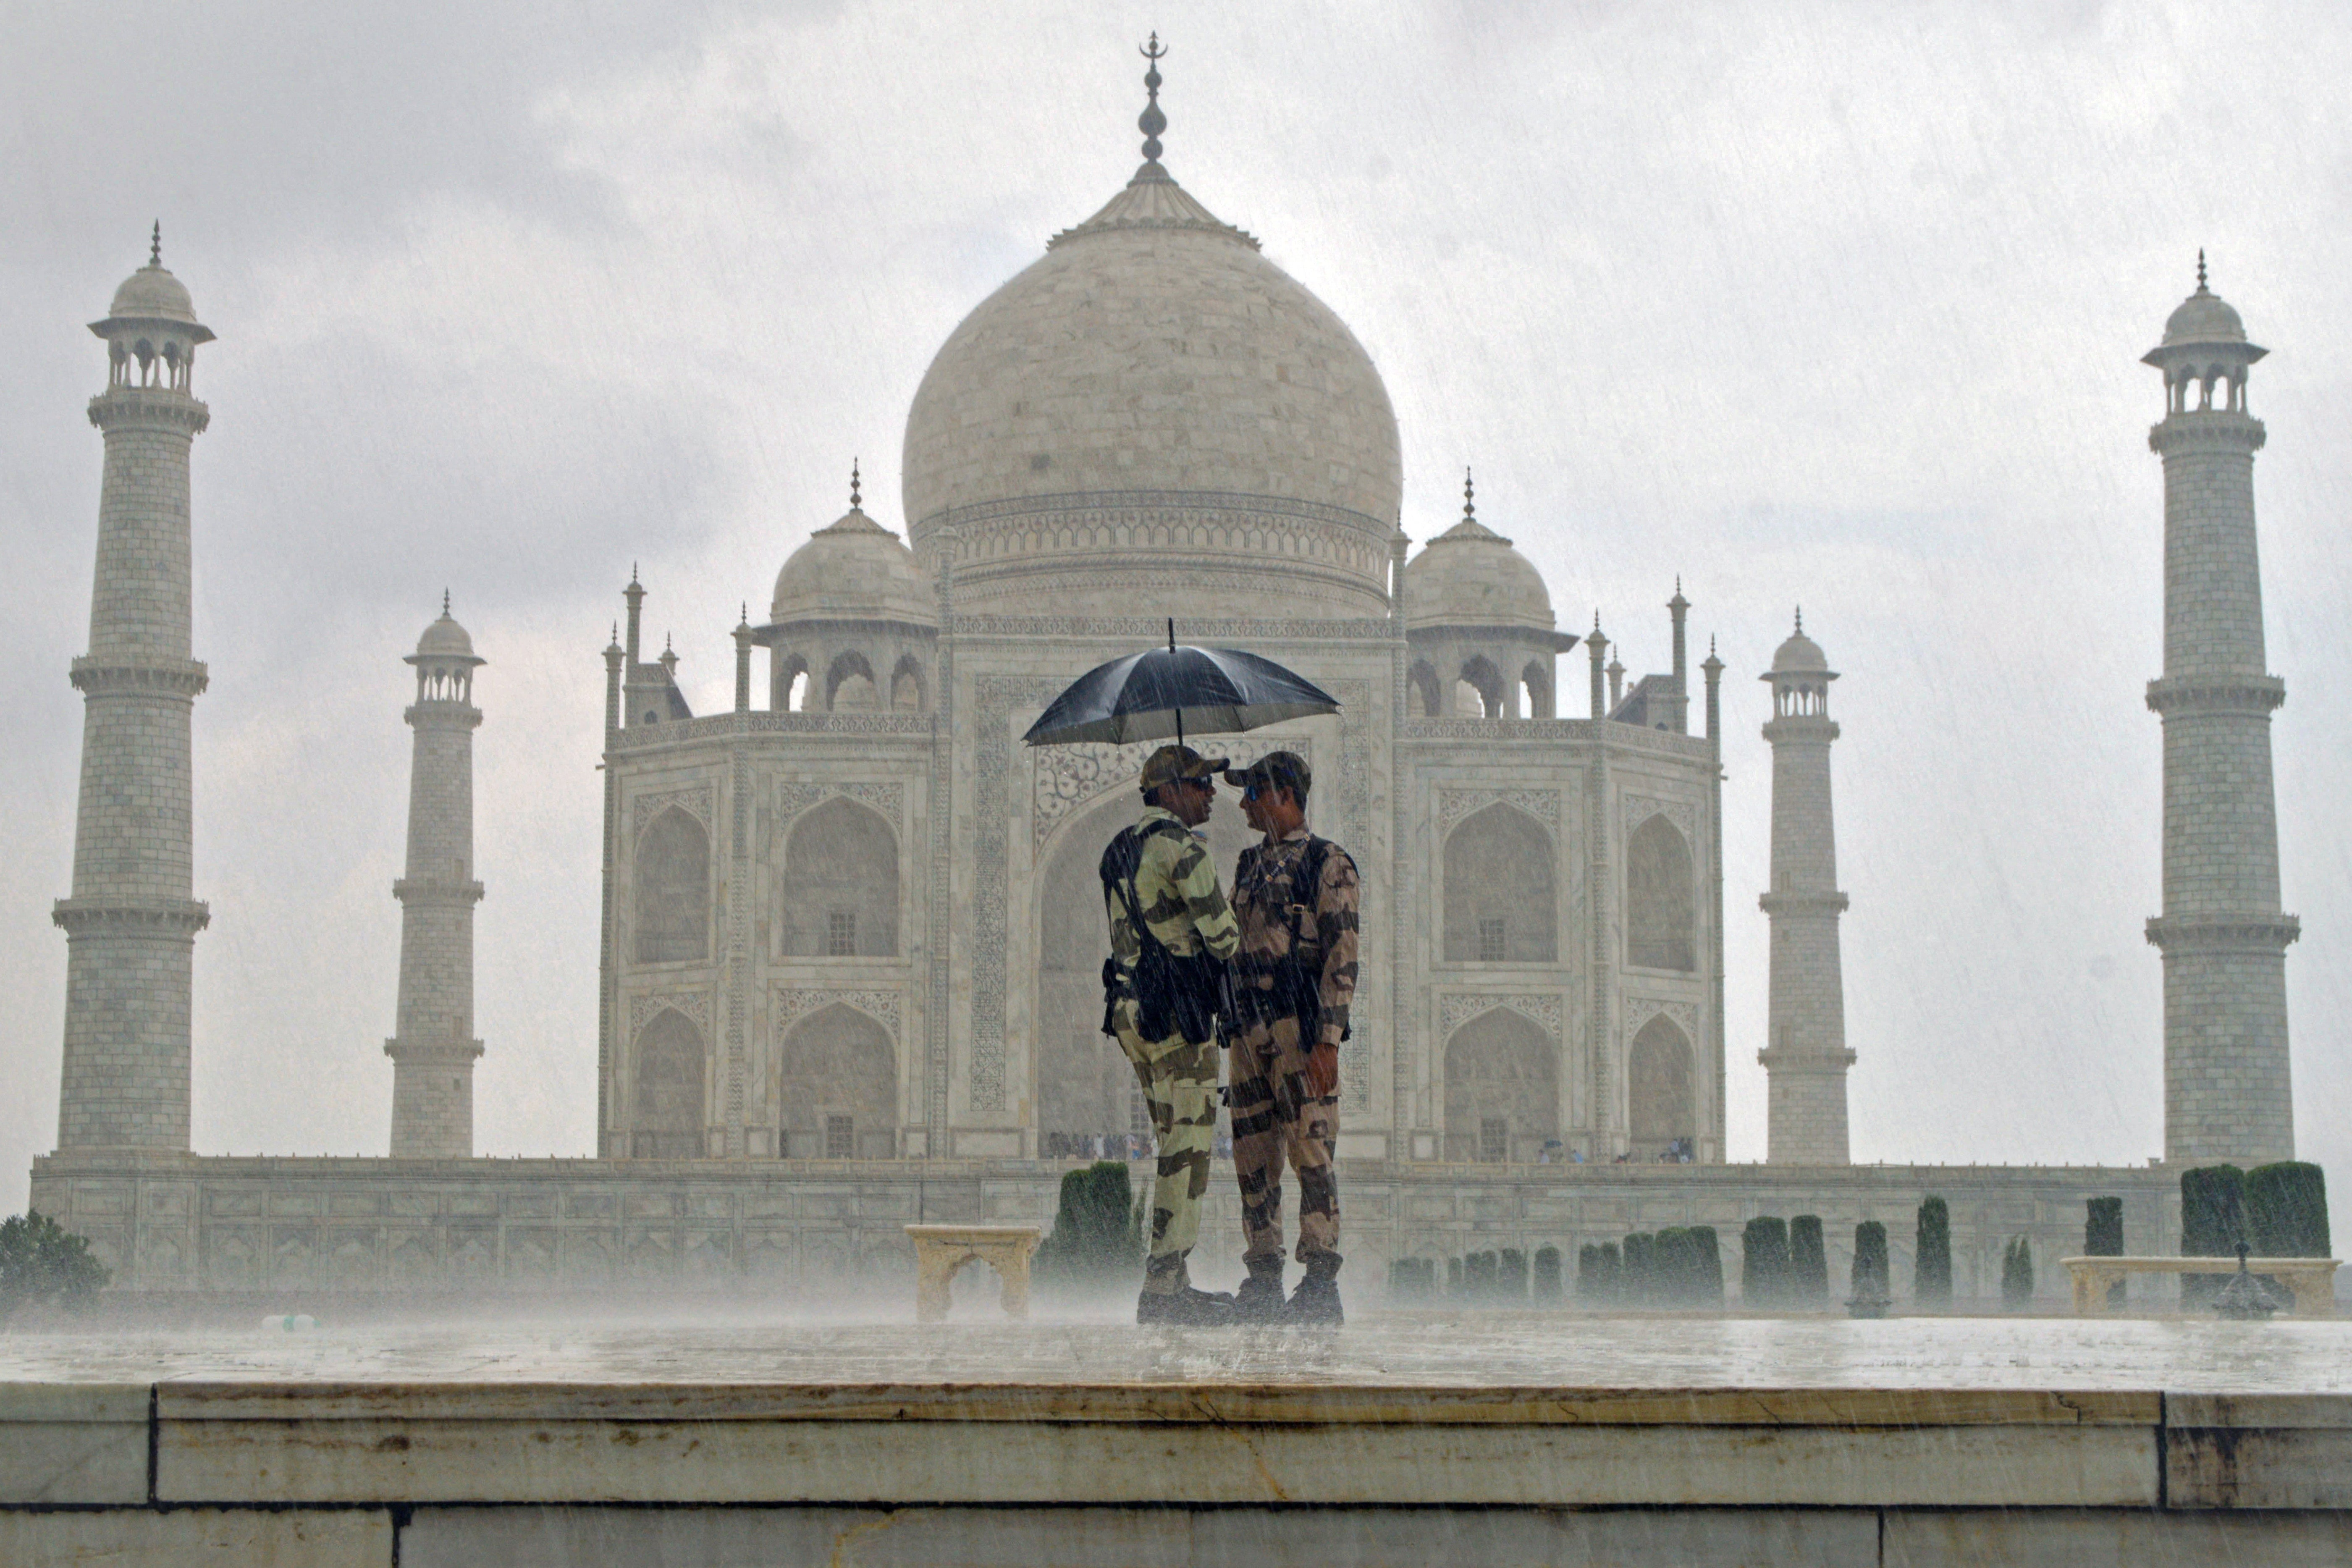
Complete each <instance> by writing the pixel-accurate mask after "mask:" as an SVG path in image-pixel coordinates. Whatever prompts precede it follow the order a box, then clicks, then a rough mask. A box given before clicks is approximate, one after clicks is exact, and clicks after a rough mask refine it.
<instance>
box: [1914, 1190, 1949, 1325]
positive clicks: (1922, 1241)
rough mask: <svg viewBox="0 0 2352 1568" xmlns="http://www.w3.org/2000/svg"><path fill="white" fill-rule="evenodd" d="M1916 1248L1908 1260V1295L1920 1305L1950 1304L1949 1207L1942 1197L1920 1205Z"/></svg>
mask: <svg viewBox="0 0 2352 1568" xmlns="http://www.w3.org/2000/svg"><path fill="white" fill-rule="evenodd" d="M1916 1245H1917V1248H1918V1250H1917V1251H1916V1253H1915V1254H1914V1255H1913V1258H1912V1264H1911V1299H1912V1300H1914V1301H1916V1302H1917V1303H1918V1304H1919V1305H1920V1306H1922V1307H1948V1306H1950V1305H1951V1304H1952V1211H1951V1210H1950V1209H1949V1208H1948V1207H1946V1206H1945V1205H1944V1200H1943V1199H1941V1198H1935V1197H1931V1198H1927V1199H1926V1200H1924V1201H1922V1202H1921V1204H1920V1205H1919V1228H1918V1231H1917V1233H1916Z"/></svg>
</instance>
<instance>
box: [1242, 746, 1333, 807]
mask: <svg viewBox="0 0 2352 1568" xmlns="http://www.w3.org/2000/svg"><path fill="white" fill-rule="evenodd" d="M1225 782H1226V783H1228V784H1234V785H1236V786H1238V787H1239V788H1242V789H1248V788H1249V787H1250V786H1251V785H1253V784H1255V785H1256V786H1257V787H1259V788H1261V789H1284V790H1288V791H1289V792H1290V794H1291V797H1292V798H1293V799H1296V800H1305V799H1306V798H1307V791H1308V790H1310V789H1312V788H1313V787H1314V785H1315V770H1314V769H1312V768H1310V767H1308V766H1307V759H1306V758H1305V757H1302V756H1300V755H1299V754H1298V753H1297V752H1267V753H1266V754H1265V755H1264V756H1262V757H1260V758H1259V759H1258V760H1257V761H1255V762H1254V763H1251V764H1250V765H1249V766H1247V767H1245V768H1227V769H1226V770H1225Z"/></svg>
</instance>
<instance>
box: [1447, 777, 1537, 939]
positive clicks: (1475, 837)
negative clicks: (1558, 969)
mask: <svg viewBox="0 0 2352 1568" xmlns="http://www.w3.org/2000/svg"><path fill="white" fill-rule="evenodd" d="M1556 854H1557V850H1556V848H1555V847H1554V845H1553V844H1552V839H1551V835H1550V834H1549V833H1548V832H1546V831H1545V830H1544V826H1543V824H1541V823H1539V822H1538V821H1537V820H1536V819H1535V818H1534V817H1532V816H1528V814H1527V813H1526V812H1524V811H1521V810H1519V809H1518V808H1517V806H1514V805H1507V804H1505V803H1504V802H1502V801H1496V803H1495V804H1494V805H1489V806H1486V807H1483V808H1482V809H1480V810H1478V811H1475V812H1473V813H1471V814H1470V815H1469V816H1466V817H1465V818H1464V819H1463V820H1462V823H1461V825H1460V826H1457V827H1455V828H1454V831H1453V832H1452V833H1450V834H1448V835H1446V838H1445V962H1446V963H1558V962H1559V895H1558V891H1557V883H1556V879H1555V875H1554V872H1553V868H1552V862H1553V858H1554V856H1555V855H1556Z"/></svg>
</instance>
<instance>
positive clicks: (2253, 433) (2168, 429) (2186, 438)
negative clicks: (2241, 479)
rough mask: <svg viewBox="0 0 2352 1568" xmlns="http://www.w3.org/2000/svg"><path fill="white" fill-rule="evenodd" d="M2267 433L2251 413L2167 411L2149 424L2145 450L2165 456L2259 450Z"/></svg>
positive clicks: (2206, 409)
mask: <svg viewBox="0 0 2352 1568" xmlns="http://www.w3.org/2000/svg"><path fill="white" fill-rule="evenodd" d="M2269 438H2270V437H2269V433H2268V432H2267V431H2265V430H2264V429H2263V422H2262V421H2261V420H2259V419H2257V418H2255V417H2254V416H2252V415H2251V414H2233V413H2231V412H2230V411H2229V410H2227V409H2222V408H2194V409H2189V410H2188V411H2187V412H2185V413H2180V414H2168V415H2166V416H2164V418H2163V419H2162V420H2160V421H2158V423H2157V424H2155V425H2153V426H2149V428H2148V432H2147V449H2148V450H2149V451H2151V452H2154V453H2156V454H2157V455H2158V456H2159V457H2165V458H2169V457H2173V456H2176V455H2178V454H2180V453H2194V452H2229V453H2241V452H2259V451H2261V450H2262V448H2263V442H2264V441H2266V440H2268V439H2269Z"/></svg>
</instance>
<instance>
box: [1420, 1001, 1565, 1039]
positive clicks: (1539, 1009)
mask: <svg viewBox="0 0 2352 1568" xmlns="http://www.w3.org/2000/svg"><path fill="white" fill-rule="evenodd" d="M1497 1007H1508V1008H1509V1009H1510V1010H1511V1011H1512V1012H1514V1013H1517V1014H1519V1015H1521V1016H1524V1017H1525V1018H1527V1020H1528V1022H1529V1023H1532V1024H1534V1025H1535V1026H1537V1027H1538V1028H1539V1029H1541V1030H1543V1032H1544V1033H1545V1034H1547V1035H1549V1036H1550V1037H1552V1041H1553V1043H1554V1044H1558V1043H1559V1039H1560V1016H1561V1015H1560V1000H1559V993H1558V992H1556V991H1529V992H1510V993H1504V992H1484V991H1453V992H1448V993H1447V994H1444V995H1443V996H1441V997H1439V998H1438V1000H1437V1037H1438V1038H1439V1039H1440V1040H1448V1039H1451V1038H1453V1037H1454V1030H1456V1029H1458V1028H1460V1027H1461V1026H1463V1025H1465V1024H1466V1023H1468V1022H1469V1021H1470V1020H1471V1019H1473V1018H1475V1017H1477V1016H1480V1015H1481V1014H1485V1013H1491V1012H1493V1011H1494V1010H1495V1009H1496V1008H1497Z"/></svg>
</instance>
